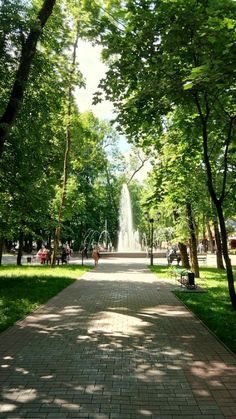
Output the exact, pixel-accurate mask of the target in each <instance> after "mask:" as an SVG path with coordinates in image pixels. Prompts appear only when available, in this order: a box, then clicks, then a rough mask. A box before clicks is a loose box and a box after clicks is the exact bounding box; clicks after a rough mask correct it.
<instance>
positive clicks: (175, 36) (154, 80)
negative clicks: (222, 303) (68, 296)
mask: <svg viewBox="0 0 236 419" xmlns="http://www.w3.org/2000/svg"><path fill="white" fill-rule="evenodd" d="M114 10H115V9H114ZM235 11H236V4H235V2H234V1H232V0H227V1H223V0H218V1H213V0H209V1H204V0H201V1H196V0H187V1H183V0H176V1H166V0H163V1H159V2H158V3H156V4H154V3H153V2H152V1H141V2H139V3H138V4H137V3H136V4H133V2H131V1H127V2H122V12H121V11H120V9H119V11H118V12H117V16H119V17H120V19H122V24H123V27H122V29H121V26H118V25H115V24H113V28H112V31H111V29H110V28H111V26H112V24H111V22H110V24H109V25H110V26H109V29H108V30H107V29H106V30H105V31H104V32H103V33H102V35H101V42H102V43H103V44H104V45H105V49H104V57H106V58H109V61H108V64H109V70H108V72H107V78H106V80H104V81H103V82H102V83H101V87H102V88H103V90H104V91H105V94H106V97H107V98H108V99H110V100H113V101H114V104H115V106H116V108H117V110H118V113H119V115H118V121H119V123H120V126H122V129H123V130H124V131H125V132H126V133H127V135H130V136H133V138H135V140H136V142H139V141H140V139H141V138H142V142H143V143H145V141H146V139H148V138H150V137H149V136H150V134H151V133H152V134H156V136H157V135H158V134H159V133H160V131H162V130H163V125H164V124H165V118H166V115H167V114H168V112H169V111H170V110H171V109H174V108H175V107H176V106H180V105H181V106H182V105H185V106H189V107H190V109H191V111H192V124H194V125H196V126H197V127H198V129H199V134H200V135H199V137H198V140H199V142H201V144H202V149H203V158H204V166H205V170H206V177H207V186H208V190H209V194H210V197H211V200H212V202H213V203H214V206H215V208H216V211H217V215H218V220H219V224H220V230H221V238H222V249H223V254H224V260H225V264H226V270H227V278H228V288H229V294H230V299H231V303H232V306H233V307H234V308H236V294H235V288H234V279H233V272H232V267H231V263H230V258H229V255H228V249H227V233H226V228H225V218H224V203H225V199H226V197H227V196H229V194H231V193H232V190H234V189H235V181H234V180H232V176H229V168H230V170H231V173H232V172H233V171H235V166H234V163H233V157H234V155H235V151H234V144H235V105H234V104H235V74H234V68H235V56H236V55H235V45H236V43H235V37H236V35H235V26H236V21H235ZM114 13H115V11H114ZM222 57H223V58H222ZM226 63H227V64H226ZM194 108H195V109H194ZM153 138H154V136H153ZM212 150H214V152H213V155H212V154H211V152H212ZM220 164H222V165H223V170H220V171H217V166H219V165H220Z"/></svg>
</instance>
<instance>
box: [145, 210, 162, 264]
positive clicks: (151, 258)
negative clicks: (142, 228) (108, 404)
mask: <svg viewBox="0 0 236 419" xmlns="http://www.w3.org/2000/svg"><path fill="white" fill-rule="evenodd" d="M160 216H161V214H160V212H157V213H156V218H155V219H154V218H151V217H150V215H149V213H148V212H145V213H144V217H145V218H146V220H147V221H148V222H149V244H150V265H151V266H153V224H154V221H158V220H159V218H160Z"/></svg>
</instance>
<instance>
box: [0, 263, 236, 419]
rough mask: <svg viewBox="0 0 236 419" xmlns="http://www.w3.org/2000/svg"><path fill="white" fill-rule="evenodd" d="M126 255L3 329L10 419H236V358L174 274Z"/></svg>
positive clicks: (3, 378) (1, 377)
mask: <svg viewBox="0 0 236 419" xmlns="http://www.w3.org/2000/svg"><path fill="white" fill-rule="evenodd" d="M121 262H122V263H110V262H107V263H106V262H105V261H104V262H103V263H100V265H99V267H98V268H96V270H93V271H91V272H88V273H86V274H85V275H84V277H82V278H80V279H79V280H78V281H76V282H75V283H73V284H72V285H71V286H70V287H68V288H66V289H65V290H64V291H63V292H61V293H59V294H58V295H57V296H56V297H54V298H52V299H51V300H50V301H49V302H48V303H47V304H45V305H43V306H41V307H40V308H39V309H38V310H37V311H35V312H34V313H33V314H31V315H30V316H28V317H26V318H25V319H24V320H23V321H20V322H17V324H16V325H14V326H13V327H12V328H9V329H8V330H7V331H5V332H3V333H2V334H0V356H1V367H2V368H1V374H0V382H1V387H2V394H1V402H0V406H1V407H0V417H1V418H14V417H15V418H20V417H24V418H33V419H37V418H45V419H49V418H53V417H55V418H57V419H60V418H73V417H74V418H89V419H116V418H117V419H138V418H145V417H147V418H152V419H159V418H160V419H177V418H179V419H188V418H191V419H204V418H205V419H223V418H226V419H236V416H235V412H236V378H235V377H236V357H235V356H234V355H232V354H231V353H230V352H229V351H227V349H226V348H225V346H223V345H221V343H220V342H219V341H218V340H216V339H215V337H214V336H213V335H212V334H211V333H209V331H208V330H207V329H206V328H205V327H204V326H203V325H202V323H201V322H199V321H198V320H197V319H196V318H195V317H194V316H193V315H192V314H191V313H190V312H189V311H188V310H187V309H186V308H185V307H184V306H183V305H182V304H181V303H180V302H179V300H177V299H176V297H175V296H174V295H173V294H172V292H171V289H172V287H173V285H172V284H171V282H170V281H169V280H160V279H157V278H156V277H155V276H154V275H153V274H152V273H150V272H149V271H148V270H147V269H146V267H145V265H144V263H143V262H142V263H141V262H140V263H139V262H138V261H137V260H136V261H135V262H132V261H127V260H125V261H121Z"/></svg>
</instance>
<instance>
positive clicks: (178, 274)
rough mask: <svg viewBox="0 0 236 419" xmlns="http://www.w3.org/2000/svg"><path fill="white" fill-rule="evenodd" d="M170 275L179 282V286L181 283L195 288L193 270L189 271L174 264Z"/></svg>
mask: <svg viewBox="0 0 236 419" xmlns="http://www.w3.org/2000/svg"><path fill="white" fill-rule="evenodd" d="M171 275H172V276H174V278H175V279H176V280H177V281H178V282H180V284H181V286H182V285H183V286H185V287H186V288H190V289H195V288H196V285H195V282H194V273H193V272H190V271H188V270H187V269H185V268H181V267H180V266H174V267H173V269H172V273H171Z"/></svg>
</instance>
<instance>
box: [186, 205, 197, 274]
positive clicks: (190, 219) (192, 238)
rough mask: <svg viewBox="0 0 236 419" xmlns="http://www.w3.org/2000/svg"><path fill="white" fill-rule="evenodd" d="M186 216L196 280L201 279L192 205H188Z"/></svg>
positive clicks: (192, 267)
mask: <svg viewBox="0 0 236 419" xmlns="http://www.w3.org/2000/svg"><path fill="white" fill-rule="evenodd" d="M186 214H187V222H188V228H189V233H190V259H191V269H192V271H193V272H194V274H195V276H196V278H199V266H198V259H197V239H196V234H195V227H194V220H193V214H192V206H191V203H189V202H188V203H187V204H186Z"/></svg>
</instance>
